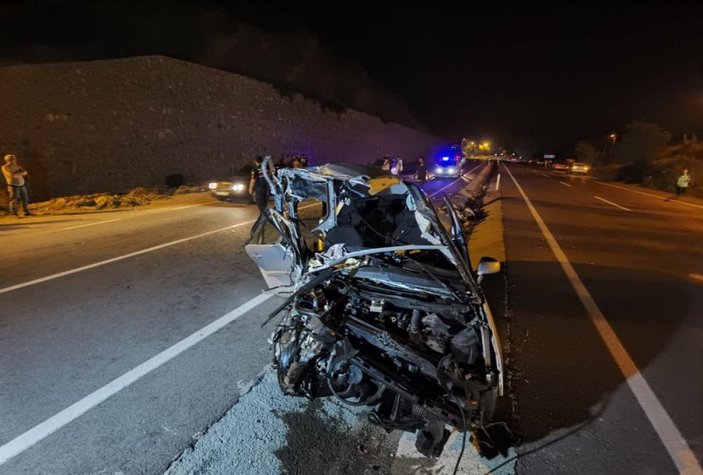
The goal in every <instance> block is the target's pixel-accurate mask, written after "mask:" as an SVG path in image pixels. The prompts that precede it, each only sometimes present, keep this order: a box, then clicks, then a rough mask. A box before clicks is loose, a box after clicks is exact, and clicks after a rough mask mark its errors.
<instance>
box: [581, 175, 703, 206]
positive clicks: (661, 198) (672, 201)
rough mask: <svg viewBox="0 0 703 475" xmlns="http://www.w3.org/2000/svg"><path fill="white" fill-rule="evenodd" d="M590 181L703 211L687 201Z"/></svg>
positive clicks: (593, 181)
mask: <svg viewBox="0 0 703 475" xmlns="http://www.w3.org/2000/svg"><path fill="white" fill-rule="evenodd" d="M590 181H591V183H598V184H599V185H603V186H609V187H611V188H617V189H618V190H625V191H629V192H630V193H637V194H638V195H644V196H649V197H651V198H658V199H660V200H664V201H666V202H667V203H676V204H680V205H686V206H693V207H694V208H701V209H703V206H702V205H697V204H694V203H687V202H685V201H678V200H672V199H669V198H668V197H666V196H661V195H655V194H654V193H646V192H644V191H639V190H633V189H631V188H626V187H624V186H618V185H612V184H610V183H603V182H602V181H596V180H590Z"/></svg>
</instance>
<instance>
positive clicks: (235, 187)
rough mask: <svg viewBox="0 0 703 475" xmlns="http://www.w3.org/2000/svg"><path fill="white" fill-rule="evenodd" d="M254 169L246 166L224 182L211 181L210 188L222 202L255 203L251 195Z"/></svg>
mask: <svg viewBox="0 0 703 475" xmlns="http://www.w3.org/2000/svg"><path fill="white" fill-rule="evenodd" d="M251 170H252V167H250V166H246V167H242V168H240V169H239V171H238V172H237V173H236V174H235V175H234V176H231V177H228V178H225V179H223V180H216V181H211V182H210V183H209V184H208V188H209V189H210V192H211V193H212V195H213V196H214V197H215V198H217V199H218V200H222V201H243V202H246V203H253V202H254V199H253V198H252V196H251V195H250V194H249V180H250V179H251Z"/></svg>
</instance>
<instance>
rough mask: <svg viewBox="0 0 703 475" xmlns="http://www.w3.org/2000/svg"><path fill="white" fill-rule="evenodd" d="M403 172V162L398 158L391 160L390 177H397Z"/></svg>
mask: <svg viewBox="0 0 703 475" xmlns="http://www.w3.org/2000/svg"><path fill="white" fill-rule="evenodd" d="M402 171H403V160H401V158H400V157H395V159H394V160H391V175H395V176H398V175H400V173H401V172H402Z"/></svg>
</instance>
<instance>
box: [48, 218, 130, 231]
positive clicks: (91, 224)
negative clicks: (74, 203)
mask: <svg viewBox="0 0 703 475" xmlns="http://www.w3.org/2000/svg"><path fill="white" fill-rule="evenodd" d="M122 219H123V218H117V219H110V220H107V221H97V222H95V223H88V224H79V225H78V226H70V227H68V228H61V229H59V231H67V230H69V229H78V228H86V227H88V226H95V225H97V224H105V223H114V222H115V221H120V220H122Z"/></svg>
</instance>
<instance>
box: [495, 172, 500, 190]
mask: <svg viewBox="0 0 703 475" xmlns="http://www.w3.org/2000/svg"><path fill="white" fill-rule="evenodd" d="M498 190H500V173H498V178H496V191H498Z"/></svg>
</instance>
